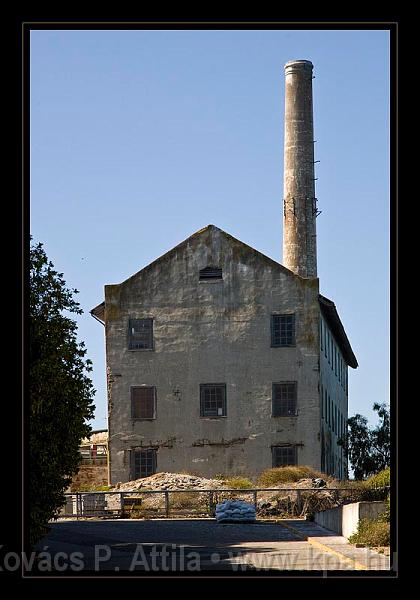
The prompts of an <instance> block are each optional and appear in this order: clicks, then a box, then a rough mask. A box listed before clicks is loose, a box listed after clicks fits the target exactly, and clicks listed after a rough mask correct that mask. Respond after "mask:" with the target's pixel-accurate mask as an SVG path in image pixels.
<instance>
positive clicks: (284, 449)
mask: <svg viewBox="0 0 420 600" xmlns="http://www.w3.org/2000/svg"><path fill="white" fill-rule="evenodd" d="M271 451H272V459H273V467H286V466H288V465H297V452H296V446H290V445H289V446H272V448H271Z"/></svg>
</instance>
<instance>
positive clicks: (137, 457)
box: [131, 448, 157, 479]
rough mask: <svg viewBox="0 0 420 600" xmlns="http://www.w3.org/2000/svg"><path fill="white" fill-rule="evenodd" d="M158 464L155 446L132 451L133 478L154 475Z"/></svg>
mask: <svg viewBox="0 0 420 600" xmlns="http://www.w3.org/2000/svg"><path fill="white" fill-rule="evenodd" d="M156 464H157V461H156V450H155V448H147V449H146V450H134V451H132V464H131V470H132V475H131V477H132V478H133V479H140V478H141V477H149V476H150V475H154V474H155V473H156Z"/></svg>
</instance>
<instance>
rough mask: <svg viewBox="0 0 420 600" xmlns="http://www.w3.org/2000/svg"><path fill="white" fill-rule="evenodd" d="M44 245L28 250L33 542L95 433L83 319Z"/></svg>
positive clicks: (60, 502) (42, 531)
mask: <svg viewBox="0 0 420 600" xmlns="http://www.w3.org/2000/svg"><path fill="white" fill-rule="evenodd" d="M77 293H78V291H77V290H75V289H73V290H71V289H67V288H66V282H65V281H64V279H63V273H58V272H57V271H55V270H54V265H53V264H52V263H51V262H49V261H48V258H47V255H46V253H45V251H44V249H43V245H42V244H41V243H38V244H34V243H33V242H32V238H31V248H30V301H29V303H30V309H29V311H30V323H29V329H30V331H29V334H30V338H29V347H30V351H29V352H30V379H29V387H30V416H29V452H30V458H29V503H30V532H29V533H30V543H31V544H32V545H33V544H35V543H36V542H37V541H38V540H39V539H40V538H41V537H42V535H44V534H45V533H46V531H47V523H48V521H49V520H50V519H51V518H53V517H54V516H55V515H56V514H57V510H58V509H59V507H60V506H62V505H63V504H64V496H63V493H64V491H65V489H66V488H67V487H68V485H69V483H70V481H71V478H72V476H73V475H74V474H75V473H77V471H78V469H79V466H80V460H81V457H80V453H79V445H80V442H81V440H82V438H83V437H86V436H88V435H89V434H90V432H91V427H90V425H89V424H88V421H89V420H90V419H92V417H93V411H94V405H93V403H92V399H93V396H94V394H95V390H94V389H93V385H92V382H91V380H90V379H89V377H88V376H87V374H86V373H87V372H89V371H91V370H92V366H91V365H92V362H91V361H90V360H89V359H85V358H84V357H85V355H86V349H85V345H84V343H83V342H80V343H79V342H78V341H77V324H76V322H75V321H74V320H73V319H72V318H71V316H70V315H71V313H74V314H82V312H83V311H82V309H81V308H80V305H79V303H78V302H76V301H75V300H74V299H73V294H77Z"/></svg>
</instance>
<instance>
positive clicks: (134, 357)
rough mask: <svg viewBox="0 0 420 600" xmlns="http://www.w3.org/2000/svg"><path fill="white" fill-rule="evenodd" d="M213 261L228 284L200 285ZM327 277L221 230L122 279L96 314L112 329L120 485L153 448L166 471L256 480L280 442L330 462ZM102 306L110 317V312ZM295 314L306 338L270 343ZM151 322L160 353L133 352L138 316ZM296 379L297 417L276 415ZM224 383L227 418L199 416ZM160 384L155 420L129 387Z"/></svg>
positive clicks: (114, 471) (113, 466)
mask: <svg viewBox="0 0 420 600" xmlns="http://www.w3.org/2000/svg"><path fill="white" fill-rule="evenodd" d="M208 265H218V266H219V267H221V268H222V274H223V275H222V279H221V280H214V281H212V280H210V281H200V279H199V271H200V269H203V268H205V267H206V266H208ZM318 292H319V290H318V280H317V279H302V278H300V277H299V276H296V275H294V274H293V273H292V272H291V271H289V270H288V269H285V268H284V267H283V266H282V265H280V264H279V263H277V262H275V261H273V260H271V259H269V258H268V257H266V256H264V255H262V254H261V253H259V252H257V251H256V250H254V249H252V248H250V247H249V246H247V245H245V244H243V243H242V242H240V241H239V240H236V239H235V238H233V237H231V236H230V235H228V234H227V233H225V232H223V231H222V230H220V229H218V228H217V227H215V226H213V225H209V226H208V227H206V228H205V229H203V230H201V231H200V232H198V233H196V234H195V235H193V236H191V237H190V238H188V240H186V241H185V242H184V243H182V244H180V245H179V246H177V247H176V248H174V249H173V250H172V251H170V252H169V253H167V254H166V255H164V256H163V257H162V258H161V259H158V260H157V261H155V262H154V263H152V264H151V265H149V266H148V267H146V268H145V269H143V270H142V271H140V272H139V273H137V274H136V275H134V276H133V277H131V278H130V279H128V280H126V281H125V282H123V283H122V284H120V285H108V286H105V303H104V305H100V307H98V308H97V310H96V315H97V316H102V318H103V320H104V322H105V326H106V361H107V369H108V408H109V413H108V414H109V418H108V426H109V451H110V478H111V482H112V483H115V482H117V481H127V480H128V479H129V478H130V452H131V451H133V450H136V449H141V448H155V449H156V451H157V470H158V471H180V470H189V471H191V470H193V471H199V472H200V473H202V474H203V475H208V476H211V475H215V474H217V473H226V474H246V475H250V476H255V475H257V474H258V473H260V472H261V471H262V470H263V469H265V468H267V467H271V465H272V453H271V447H272V446H275V445H282V444H291V445H296V447H297V448H296V449H297V460H298V463H299V464H308V465H312V466H314V467H315V468H317V469H319V468H320V466H321V444H320V439H321V437H320V426H319V425H320V418H321V417H320V402H319V391H318V383H319V339H318V332H319V303H318ZM101 311H102V312H101ZM273 313H282V314H287V313H293V314H295V319H296V345H295V346H294V347H285V348H284V347H281V348H273V347H271V330H270V324H271V314H273ZM130 318H131V319H132V318H152V319H153V335H154V348H153V350H129V349H128V337H127V336H128V322H129V319H130ZM282 381H296V382H297V390H298V391H297V395H298V397H297V415H296V416H293V417H272V416H271V412H272V384H273V383H275V382H282ZM215 382H217V383H225V384H226V399H227V416H226V417H220V418H214V417H212V418H205V417H200V384H205V383H215ZM142 385H145V386H155V387H156V396H157V399H156V418H155V419H152V420H147V421H143V420H136V419H133V418H132V417H131V404H130V402H131V400H130V397H131V396H130V388H131V386H142Z"/></svg>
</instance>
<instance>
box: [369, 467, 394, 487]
mask: <svg viewBox="0 0 420 600" xmlns="http://www.w3.org/2000/svg"><path fill="white" fill-rule="evenodd" d="M390 479H391V477H390V469H389V467H388V468H387V469H383V470H382V471H379V473H376V475H372V477H369V478H368V479H366V481H364V482H363V485H364V487H365V488H367V489H373V488H382V487H386V486H389V485H390Z"/></svg>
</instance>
